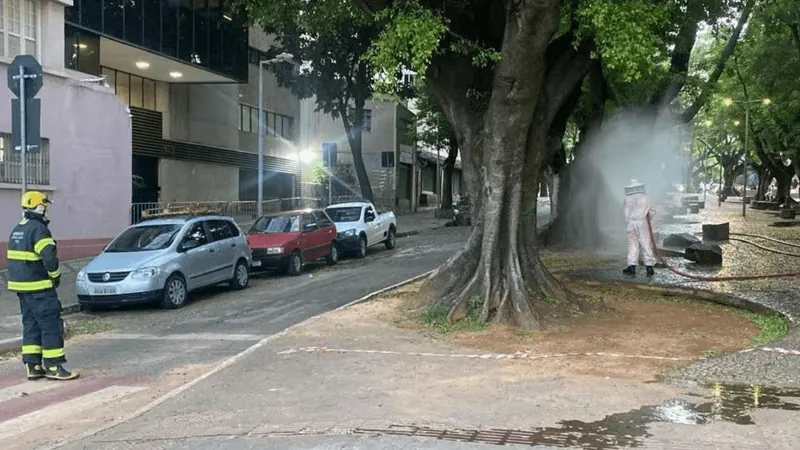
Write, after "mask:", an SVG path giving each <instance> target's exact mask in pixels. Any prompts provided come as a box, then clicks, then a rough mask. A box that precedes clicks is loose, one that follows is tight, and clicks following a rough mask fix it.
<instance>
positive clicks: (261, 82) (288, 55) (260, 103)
mask: <svg viewBox="0 0 800 450" xmlns="http://www.w3.org/2000/svg"><path fill="white" fill-rule="evenodd" d="M292 58H294V55H292V54H291V53H281V54H280V55H278V56H276V57H275V58H272V59H267V60H264V61H259V62H258V205H256V215H257V216H258V217H261V216H262V215H263V212H264V209H263V203H264V65H265V64H274V63H276V62H286V61H291V60H292ZM298 163H299V161H298Z"/></svg>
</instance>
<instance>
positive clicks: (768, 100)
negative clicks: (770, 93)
mask: <svg viewBox="0 0 800 450" xmlns="http://www.w3.org/2000/svg"><path fill="white" fill-rule="evenodd" d="M761 102H762V103H764V105H769V104H770V103H772V100H770V99H768V98H765V99H764V100H762V101H761Z"/></svg>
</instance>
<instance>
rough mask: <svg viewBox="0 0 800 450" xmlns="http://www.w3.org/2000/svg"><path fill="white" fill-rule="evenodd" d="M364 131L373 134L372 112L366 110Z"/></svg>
mask: <svg viewBox="0 0 800 450" xmlns="http://www.w3.org/2000/svg"><path fill="white" fill-rule="evenodd" d="M364 131H369V132H372V110H371V109H365V110H364Z"/></svg>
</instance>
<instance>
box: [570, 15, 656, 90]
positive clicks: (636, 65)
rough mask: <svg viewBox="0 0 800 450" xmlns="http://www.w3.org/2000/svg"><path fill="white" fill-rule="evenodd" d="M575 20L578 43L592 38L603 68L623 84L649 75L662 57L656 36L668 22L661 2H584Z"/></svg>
mask: <svg viewBox="0 0 800 450" xmlns="http://www.w3.org/2000/svg"><path fill="white" fill-rule="evenodd" d="M577 16H578V19H579V22H580V26H579V28H578V40H580V39H582V38H583V37H586V36H592V37H593V38H594V41H595V44H596V47H597V51H598V53H599V54H600V56H601V58H602V59H603V64H604V66H605V68H606V69H607V70H609V71H612V72H615V73H616V74H617V76H618V77H619V78H620V79H621V80H623V81H625V82H631V81H636V80H639V79H641V78H643V77H644V76H647V75H649V74H650V72H651V71H653V70H655V69H656V68H657V67H656V65H655V64H654V62H656V61H658V60H659V59H660V58H663V56H664V54H665V51H666V48H665V46H664V42H663V39H662V38H661V36H660V35H659V33H658V31H659V28H660V27H662V26H663V24H665V23H667V20H668V18H669V9H668V5H667V4H665V3H664V2H650V1H644V0H588V1H585V2H581V7H580V8H579V9H578V11H577Z"/></svg>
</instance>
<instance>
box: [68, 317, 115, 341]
mask: <svg viewBox="0 0 800 450" xmlns="http://www.w3.org/2000/svg"><path fill="white" fill-rule="evenodd" d="M113 329H114V326H113V325H111V324H110V323H108V322H106V321H104V320H100V319H86V320H78V321H75V322H67V332H66V334H65V336H64V339H65V340H66V339H70V338H73V337H75V336H83V335H87V334H98V333H104V332H106V331H111V330H113Z"/></svg>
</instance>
